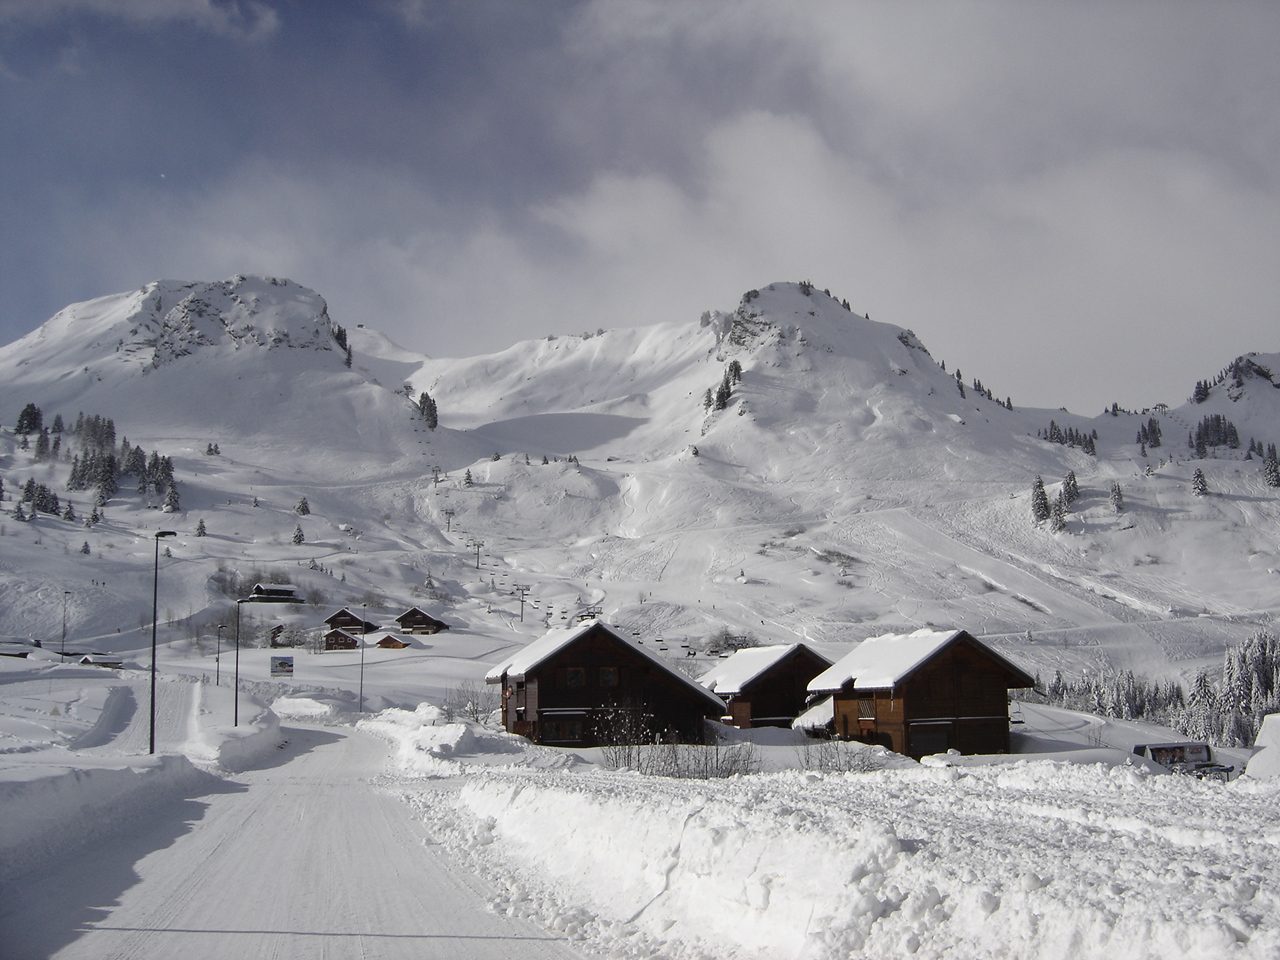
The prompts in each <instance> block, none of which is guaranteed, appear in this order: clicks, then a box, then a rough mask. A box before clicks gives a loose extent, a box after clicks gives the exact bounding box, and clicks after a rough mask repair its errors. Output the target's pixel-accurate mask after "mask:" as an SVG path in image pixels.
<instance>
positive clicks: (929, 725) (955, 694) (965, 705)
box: [809, 630, 1035, 759]
mask: <svg viewBox="0 0 1280 960" xmlns="http://www.w3.org/2000/svg"><path fill="white" fill-rule="evenodd" d="M1034 685H1035V680H1034V679H1033V678H1032V677H1031V676H1029V675H1028V674H1027V673H1026V672H1025V671H1024V670H1021V669H1020V668H1018V667H1016V666H1014V665H1013V664H1012V663H1010V662H1009V661H1008V660H1006V659H1005V658H1004V657H1002V656H1000V654H998V653H996V652H995V651H994V650H992V649H991V648H990V647H988V646H987V645H986V644H984V643H982V642H981V641H980V640H977V639H975V638H974V637H973V636H972V635H971V634H969V633H968V632H966V631H964V630H952V631H933V630H917V631H916V632H915V633H909V634H892V633H890V634H885V635H884V636H879V637H871V638H869V639H867V640H864V641H862V643H860V644H858V646H857V647H855V648H854V649H853V650H852V651H850V652H849V653H848V654H846V655H845V656H844V657H841V658H840V659H839V660H838V661H836V663H834V664H833V665H832V666H831V667H829V668H828V669H826V670H824V671H823V672H822V673H820V674H818V676H816V677H814V678H813V680H812V681H811V682H810V683H809V693H810V695H811V696H814V697H815V698H816V697H821V696H825V695H830V696H831V697H832V723H833V730H834V734H835V736H837V737H841V738H843V739H847V740H860V741H862V742H864V743H876V744H881V745H882V746H885V747H888V748H889V749H890V750H893V751H895V752H897V753H902V754H906V755H907V756H910V757H915V758H917V759H919V758H920V757H923V756H926V755H928V754H932V753H942V752H944V751H946V750H951V749H954V750H958V751H960V752H961V753H968V754H973V753H1008V752H1009V690H1010V689H1012V688H1021V687H1031V686H1034Z"/></svg>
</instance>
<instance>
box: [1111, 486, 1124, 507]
mask: <svg viewBox="0 0 1280 960" xmlns="http://www.w3.org/2000/svg"><path fill="white" fill-rule="evenodd" d="M1110 500H1111V509H1112V511H1114V512H1115V513H1120V512H1121V511H1122V510H1124V494H1123V493H1121V491H1120V481H1119V480H1112V481H1111V496H1110Z"/></svg>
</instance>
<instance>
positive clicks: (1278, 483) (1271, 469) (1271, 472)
mask: <svg viewBox="0 0 1280 960" xmlns="http://www.w3.org/2000/svg"><path fill="white" fill-rule="evenodd" d="M1262 476H1263V477H1264V478H1265V479H1266V481H1267V486H1269V487H1280V461H1277V460H1276V459H1275V458H1274V457H1268V458H1267V459H1266V461H1265V462H1264V463H1263V465H1262Z"/></svg>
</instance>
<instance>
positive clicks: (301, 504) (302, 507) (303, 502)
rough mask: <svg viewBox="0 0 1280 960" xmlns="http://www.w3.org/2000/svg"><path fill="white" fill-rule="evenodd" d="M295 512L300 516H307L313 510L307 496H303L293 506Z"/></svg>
mask: <svg viewBox="0 0 1280 960" xmlns="http://www.w3.org/2000/svg"><path fill="white" fill-rule="evenodd" d="M293 512H294V513H296V514H297V515H298V516H300V517H305V516H307V514H309V513H310V512H311V504H309V503H307V498H306V497H301V498H300V499H299V500H298V502H297V504H296V505H295V506H294V508H293Z"/></svg>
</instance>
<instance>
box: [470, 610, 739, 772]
mask: <svg viewBox="0 0 1280 960" xmlns="http://www.w3.org/2000/svg"><path fill="white" fill-rule="evenodd" d="M485 680H486V681H487V682H488V683H494V684H499V685H501V687H502V721H503V725H504V726H505V727H506V729H507V730H508V731H509V732H511V733H515V734H519V735H521V736H525V737H528V738H529V739H530V740H533V741H534V742H535V743H545V744H554V745H557V746H566V747H591V746H597V745H599V744H601V743H623V742H643V741H646V740H651V739H653V738H654V737H664V738H669V739H675V740H680V741H684V742H694V743H696V742H701V741H702V739H703V737H704V732H703V721H704V720H706V719H708V718H715V717H718V716H720V714H721V713H722V712H723V705H722V703H721V701H720V698H719V697H717V696H716V695H715V694H713V693H711V692H710V691H708V690H706V689H705V688H703V687H701V686H699V685H698V684H697V683H695V682H694V681H692V680H690V679H688V678H687V677H685V676H684V675H683V674H681V673H680V672H678V671H676V670H674V669H672V668H671V667H670V666H668V665H667V663H666V662H665V661H664V660H663V659H662V658H661V657H660V656H658V655H657V654H656V653H653V652H651V651H649V650H648V649H646V648H645V647H644V646H642V645H641V644H639V643H637V642H634V641H633V640H631V639H630V638H627V637H624V636H623V635H622V634H621V633H619V632H618V631H617V630H616V629H614V628H613V627H612V626H610V625H609V624H607V623H605V622H604V621H602V620H588V621H586V622H585V623H581V624H577V625H575V626H574V627H572V628H562V629H558V630H552V631H551V632H550V633H548V634H546V635H545V636H543V637H541V638H539V639H538V640H535V641H533V642H532V643H530V644H529V645H528V646H526V647H524V648H523V649H521V650H520V651H519V652H518V653H517V654H515V656H513V657H511V658H509V659H508V660H506V661H504V662H503V663H500V664H498V665H497V666H495V667H494V668H493V669H492V670H490V671H489V673H488V674H487V675H486V676H485Z"/></svg>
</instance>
